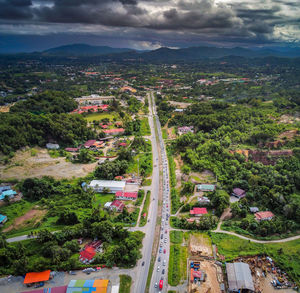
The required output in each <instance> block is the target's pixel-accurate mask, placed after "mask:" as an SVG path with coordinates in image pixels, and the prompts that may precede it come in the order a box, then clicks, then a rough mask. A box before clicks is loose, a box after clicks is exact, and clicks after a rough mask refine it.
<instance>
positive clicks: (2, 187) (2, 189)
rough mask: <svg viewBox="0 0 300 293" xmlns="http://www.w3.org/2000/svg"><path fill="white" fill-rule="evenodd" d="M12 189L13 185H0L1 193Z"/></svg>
mask: <svg viewBox="0 0 300 293" xmlns="http://www.w3.org/2000/svg"><path fill="white" fill-rule="evenodd" d="M10 189H11V187H10V186H9V185H5V186H0V193H2V192H3V191H7V190H10Z"/></svg>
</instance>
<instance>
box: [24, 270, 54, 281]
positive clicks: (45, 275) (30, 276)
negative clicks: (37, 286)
mask: <svg viewBox="0 0 300 293" xmlns="http://www.w3.org/2000/svg"><path fill="white" fill-rule="evenodd" d="M50 272H51V271H50V270H47V271H44V272H38V273H35V272H33V273H27V274H26V276H25V279H24V284H31V283H37V282H43V281H48V280H49V278H50Z"/></svg>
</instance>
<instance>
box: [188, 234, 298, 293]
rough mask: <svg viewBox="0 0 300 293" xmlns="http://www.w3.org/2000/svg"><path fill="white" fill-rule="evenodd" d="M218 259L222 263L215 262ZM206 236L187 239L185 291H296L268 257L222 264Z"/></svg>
mask: <svg viewBox="0 0 300 293" xmlns="http://www.w3.org/2000/svg"><path fill="white" fill-rule="evenodd" d="M218 259H222V262H220V261H218ZM224 260H225V259H223V258H222V256H219V255H218V254H217V249H216V247H215V246H214V245H212V244H211V239H210V237H209V236H208V235H206V234H200V233H199V234H197V233H193V234H191V235H190V239H189V259H188V262H187V266H188V292H189V293H210V292H211V293H220V292H221V293H223V292H249V293H250V292H252V293H253V292H255V293H275V292H278V290H279V289H280V292H281V293H292V292H295V290H297V289H298V288H297V287H296V284H294V283H293V282H291V281H290V280H289V279H288V276H287V274H286V273H285V272H284V271H282V270H281V269H280V268H279V267H278V266H277V265H276V264H275V263H274V261H273V260H272V259H271V258H270V257H268V256H249V257H239V258H237V259H235V260H234V261H233V262H230V263H226V262H225V263H224Z"/></svg>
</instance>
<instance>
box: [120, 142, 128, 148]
mask: <svg viewBox="0 0 300 293" xmlns="http://www.w3.org/2000/svg"><path fill="white" fill-rule="evenodd" d="M119 146H122V147H126V146H127V143H126V142H121V143H119Z"/></svg>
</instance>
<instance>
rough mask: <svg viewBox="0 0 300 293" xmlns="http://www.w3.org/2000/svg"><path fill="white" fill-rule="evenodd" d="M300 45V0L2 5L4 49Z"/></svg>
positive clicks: (74, 0)
mask: <svg viewBox="0 0 300 293" xmlns="http://www.w3.org/2000/svg"><path fill="white" fill-rule="evenodd" d="M73 43H86V44H90V45H108V46H111V47H119V48H120V47H122V48H133V49H139V50H151V49H157V48H160V47H169V48H182V47H191V46H203V45H205V46H207V45H208V46H217V47H236V46H241V47H250V48H251V47H272V46H273V47H274V46H296V47H300V0H0V52H6V51H10V52H21V51H25V52H30V51H40V50H45V49H48V48H51V47H56V46H59V45H66V44H73Z"/></svg>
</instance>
